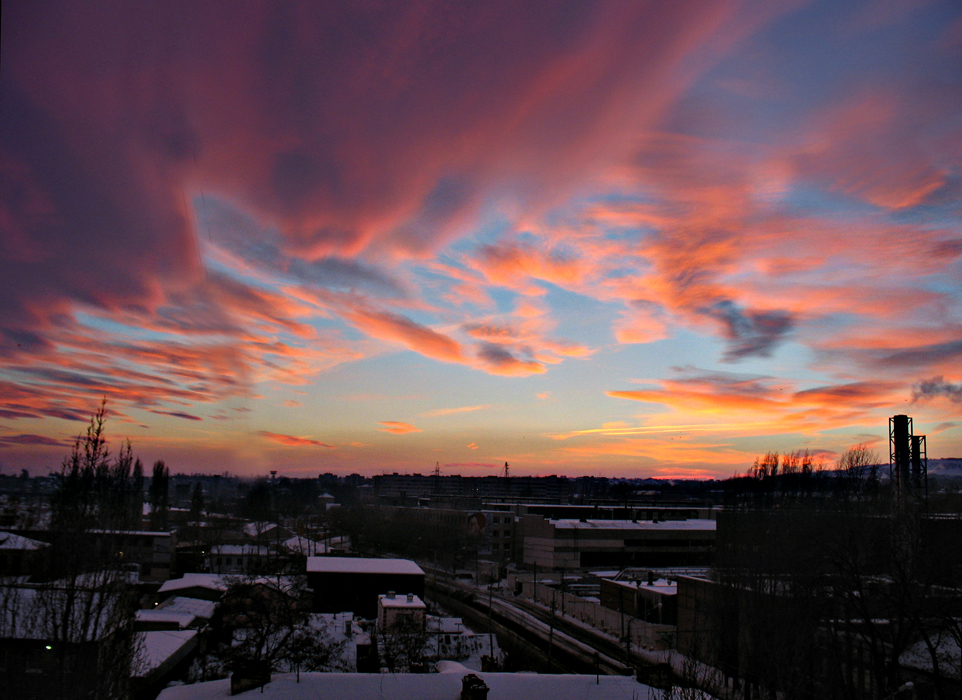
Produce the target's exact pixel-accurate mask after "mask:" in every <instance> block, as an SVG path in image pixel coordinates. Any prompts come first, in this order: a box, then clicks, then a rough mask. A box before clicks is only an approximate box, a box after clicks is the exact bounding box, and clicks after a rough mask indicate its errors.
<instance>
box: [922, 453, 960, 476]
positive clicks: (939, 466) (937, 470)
mask: <svg viewBox="0 0 962 700" xmlns="http://www.w3.org/2000/svg"><path fill="white" fill-rule="evenodd" d="M929 474H930V475H932V474H938V475H940V476H962V458H960V457H946V458H945V459H930V460H929Z"/></svg>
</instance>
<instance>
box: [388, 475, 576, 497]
mask: <svg viewBox="0 0 962 700" xmlns="http://www.w3.org/2000/svg"><path fill="white" fill-rule="evenodd" d="M570 493H571V488H570V484H569V482H568V479H567V477H563V476H515V477H511V478H510V479H506V478H504V477H502V476H460V475H457V474H443V475H437V476H435V475H428V476H424V475H421V474H396V473H395V474H381V475H378V476H375V477H374V494H375V496H376V497H377V498H378V499H381V500H394V501H398V500H405V499H420V498H431V497H450V496H455V497H462V498H478V499H484V500H507V501H527V502H544V503H567V502H568V497H569V495H570Z"/></svg>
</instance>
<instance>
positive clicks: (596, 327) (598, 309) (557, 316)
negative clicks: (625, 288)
mask: <svg viewBox="0 0 962 700" xmlns="http://www.w3.org/2000/svg"><path fill="white" fill-rule="evenodd" d="M540 286H541V287H542V288H544V289H545V290H546V291H547V294H546V295H545V300H546V301H547V302H548V305H549V306H550V307H551V317H552V319H554V320H555V321H556V322H557V324H558V325H557V326H556V328H555V329H554V330H553V331H552V332H551V333H550V334H549V335H550V336H551V337H555V338H563V339H565V340H573V341H576V342H579V343H582V344H584V345H587V346H588V347H591V348H596V347H598V346H600V345H607V344H608V343H611V342H612V341H613V340H614V338H613V336H612V333H611V326H612V323H613V322H614V321H615V319H616V318H617V315H618V312H619V311H620V309H621V304H613V303H607V302H600V301H598V300H597V299H593V298H591V297H588V296H584V295H582V294H577V293H575V292H570V291H568V290H566V289H562V288H561V287H556V286H555V285H553V284H550V283H548V282H541V283H540Z"/></svg>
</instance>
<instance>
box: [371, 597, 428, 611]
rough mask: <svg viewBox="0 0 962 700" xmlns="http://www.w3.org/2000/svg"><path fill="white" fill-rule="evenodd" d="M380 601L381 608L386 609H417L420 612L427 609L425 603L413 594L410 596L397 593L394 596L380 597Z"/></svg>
mask: <svg viewBox="0 0 962 700" xmlns="http://www.w3.org/2000/svg"><path fill="white" fill-rule="evenodd" d="M377 598H378V601H379V602H380V604H381V607H384V608H415V609H418V610H423V609H424V608H425V607H427V606H426V605H425V604H424V601H423V600H421V599H420V598H418V597H417V596H416V595H414V594H413V593H412V594H410V595H408V594H405V593H396V594H394V595H393V596H390V597H389V596H387V595H379V596H378V597H377Z"/></svg>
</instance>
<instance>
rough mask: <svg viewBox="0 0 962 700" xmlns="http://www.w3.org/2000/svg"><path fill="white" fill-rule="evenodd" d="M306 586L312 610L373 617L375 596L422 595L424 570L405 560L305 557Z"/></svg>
mask: <svg viewBox="0 0 962 700" xmlns="http://www.w3.org/2000/svg"><path fill="white" fill-rule="evenodd" d="M307 585H308V587H310V588H311V589H312V590H313V591H314V605H313V609H314V612H325V613H336V612H347V611H351V612H355V613H357V614H358V615H360V616H361V617H363V618H365V619H368V620H373V619H374V618H375V617H376V615H377V601H378V595H379V594H382V593H386V592H388V591H396V592H397V593H402V594H408V593H413V594H414V595H416V596H418V597H419V598H423V597H424V571H422V569H421V567H420V566H418V565H417V564H415V563H414V562H413V561H409V560H407V559H364V558H353V557H308V558H307Z"/></svg>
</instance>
